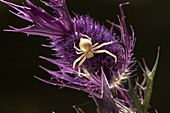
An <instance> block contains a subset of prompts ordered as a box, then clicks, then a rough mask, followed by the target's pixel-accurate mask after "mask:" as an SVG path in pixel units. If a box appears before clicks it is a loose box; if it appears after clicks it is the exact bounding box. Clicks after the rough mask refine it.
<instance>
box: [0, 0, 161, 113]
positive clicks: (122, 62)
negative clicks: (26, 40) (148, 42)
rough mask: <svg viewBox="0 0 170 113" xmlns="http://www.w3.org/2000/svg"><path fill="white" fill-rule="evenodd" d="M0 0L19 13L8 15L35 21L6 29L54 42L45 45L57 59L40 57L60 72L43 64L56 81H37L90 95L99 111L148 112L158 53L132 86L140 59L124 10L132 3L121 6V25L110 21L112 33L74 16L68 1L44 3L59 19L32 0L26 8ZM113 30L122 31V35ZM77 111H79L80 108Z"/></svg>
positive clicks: (88, 19) (58, 0)
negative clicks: (140, 79) (152, 63)
mask: <svg viewBox="0 0 170 113" xmlns="http://www.w3.org/2000/svg"><path fill="white" fill-rule="evenodd" d="M1 1H2V2H3V3H5V4H7V5H9V6H10V7H12V8H13V9H15V10H16V11H18V12H13V11H10V12H11V13H13V14H14V15H16V16H18V17H20V18H22V19H25V20H27V21H30V22H31V23H32V25H31V26H28V27H26V28H21V29H17V28H14V27H11V28H12V29H10V30H5V31H11V32H22V33H26V34H28V35H29V34H32V35H40V36H45V37H48V40H50V44H49V45H43V46H45V47H49V48H51V49H52V50H54V51H55V54H53V55H54V56H56V58H57V59H51V58H46V57H43V56H40V58H42V59H45V60H47V61H49V62H51V63H53V64H55V65H57V66H59V67H60V70H57V71H51V70H49V69H47V68H45V67H42V66H40V67H41V68H42V69H44V70H45V71H47V72H48V73H49V74H51V75H52V78H51V80H45V79H42V78H39V77H36V78H37V79H39V80H41V81H43V82H46V83H49V84H52V85H58V86H62V87H69V88H72V89H77V90H82V91H85V92H88V93H89V94H90V95H91V96H92V98H93V99H94V101H95V103H96V105H97V108H98V112H99V113H129V112H130V113H147V112H148V105H149V100H150V96H151V92H152V84H153V77H154V75H155V71H156V67H157V63H158V57H159V51H158V57H157V60H156V63H155V65H154V68H153V69H152V71H149V69H148V68H147V66H146V63H145V62H144V66H145V69H143V67H142V66H141V65H140V66H141V69H142V70H143V72H144V81H143V82H142V83H141V84H140V83H138V82H136V86H135V87H133V85H132V84H131V79H133V78H134V77H132V73H133V72H134V71H136V68H135V67H134V65H135V63H136V61H135V60H134V58H133V57H132V56H133V49H134V44H135V36H134V30H133V28H132V26H131V27H130V28H131V33H128V30H127V27H126V23H125V16H124V13H123V9H122V6H123V5H126V4H128V3H123V4H120V5H119V7H120V17H119V16H118V19H119V24H115V23H113V22H109V21H108V22H109V23H110V25H111V28H110V30H108V29H107V28H106V27H104V26H102V25H100V24H99V23H98V22H96V21H94V19H92V18H91V17H90V16H87V15H86V16H80V15H78V14H74V15H75V17H73V18H71V17H70V14H69V12H68V10H67V6H66V2H65V0H49V2H48V3H47V2H44V1H43V3H45V4H46V5H47V6H49V7H51V8H52V9H53V10H54V13H55V15H56V16H55V17H53V16H52V15H50V14H48V13H47V12H46V11H45V10H43V9H41V8H38V7H37V6H35V5H34V4H32V3H31V2H30V1H29V0H26V2H27V4H28V7H27V6H19V5H16V4H13V3H10V2H6V1H3V0H1ZM113 28H116V29H117V30H118V32H120V33H119V34H120V36H119V35H117V34H116V32H114V31H113ZM130 34H131V35H130ZM126 85H128V88H127V87H125V86H126ZM144 87H146V88H144ZM143 92H144V93H143ZM75 109H76V108H75ZM76 111H77V112H78V113H79V112H81V111H78V109H76Z"/></svg>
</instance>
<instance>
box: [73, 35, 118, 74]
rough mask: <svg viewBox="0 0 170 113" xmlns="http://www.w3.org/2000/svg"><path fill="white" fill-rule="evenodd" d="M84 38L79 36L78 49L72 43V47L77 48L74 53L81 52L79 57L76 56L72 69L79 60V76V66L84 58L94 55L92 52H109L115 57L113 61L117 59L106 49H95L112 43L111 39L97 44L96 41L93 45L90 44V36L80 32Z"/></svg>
mask: <svg viewBox="0 0 170 113" xmlns="http://www.w3.org/2000/svg"><path fill="white" fill-rule="evenodd" d="M80 35H82V36H84V37H86V38H80V42H79V47H80V49H78V48H77V47H76V46H75V43H74V48H75V49H76V50H77V51H76V53H77V54H82V55H81V56H80V57H79V58H77V59H76V60H75V61H74V63H73V69H75V66H76V64H77V62H79V61H80V60H81V61H80V63H79V64H78V71H79V76H81V75H80V71H81V69H80V66H81V65H82V64H83V62H84V61H85V60H86V58H92V57H93V56H94V53H106V54H109V55H110V56H112V57H114V58H115V62H116V61H117V57H116V56H115V55H114V54H112V53H111V52H109V51H107V50H97V49H99V48H101V47H103V46H105V45H109V44H112V43H113V41H111V42H106V43H102V44H100V45H98V43H95V44H94V45H93V44H92V42H91V38H90V37H88V36H87V35H84V34H80ZM97 45H98V46H97Z"/></svg>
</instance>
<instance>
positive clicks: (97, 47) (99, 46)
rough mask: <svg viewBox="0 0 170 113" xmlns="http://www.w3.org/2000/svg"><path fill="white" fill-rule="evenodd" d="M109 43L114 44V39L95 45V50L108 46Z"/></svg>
mask: <svg viewBox="0 0 170 113" xmlns="http://www.w3.org/2000/svg"><path fill="white" fill-rule="evenodd" d="M109 44H113V41H110V42H105V43H102V44H100V45H98V46H96V47H94V48H93V50H96V49H99V48H101V47H103V46H106V45H109Z"/></svg>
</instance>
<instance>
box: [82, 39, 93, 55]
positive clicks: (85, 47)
mask: <svg viewBox="0 0 170 113" xmlns="http://www.w3.org/2000/svg"><path fill="white" fill-rule="evenodd" d="M79 47H80V50H81V51H83V52H89V51H91V50H92V42H91V40H90V39H87V38H80V43H79Z"/></svg>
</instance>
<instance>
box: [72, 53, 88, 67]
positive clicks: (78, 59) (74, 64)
mask: <svg viewBox="0 0 170 113" xmlns="http://www.w3.org/2000/svg"><path fill="white" fill-rule="evenodd" d="M84 55H85V54H82V55H81V56H80V57H79V58H77V59H76V60H75V61H74V63H73V69H75V66H76V63H77V62H78V61H80V60H81V59H82V58H83V57H84Z"/></svg>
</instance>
